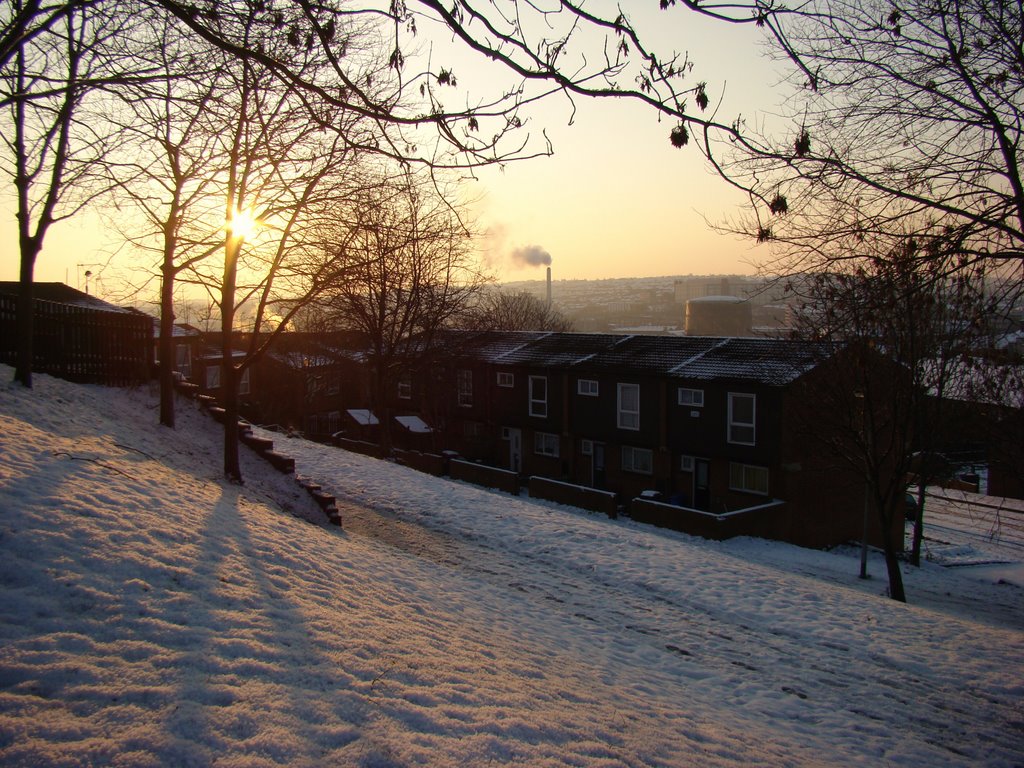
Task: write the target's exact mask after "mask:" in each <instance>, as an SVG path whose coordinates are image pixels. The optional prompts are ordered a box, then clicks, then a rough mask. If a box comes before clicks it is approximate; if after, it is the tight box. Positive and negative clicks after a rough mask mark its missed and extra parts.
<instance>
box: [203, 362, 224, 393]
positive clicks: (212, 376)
mask: <svg viewBox="0 0 1024 768" xmlns="http://www.w3.org/2000/svg"><path fill="white" fill-rule="evenodd" d="M220 368H221V366H220V363H217V364H216V365H208V366H206V388H207V389H220Z"/></svg>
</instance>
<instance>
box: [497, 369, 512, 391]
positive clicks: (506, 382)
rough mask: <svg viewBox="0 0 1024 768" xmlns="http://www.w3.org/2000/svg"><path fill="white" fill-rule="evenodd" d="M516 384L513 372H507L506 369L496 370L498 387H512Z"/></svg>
mask: <svg viewBox="0 0 1024 768" xmlns="http://www.w3.org/2000/svg"><path fill="white" fill-rule="evenodd" d="M515 384H516V377H515V374H512V373H509V372H508V371H498V386H499V387H514V386H515Z"/></svg>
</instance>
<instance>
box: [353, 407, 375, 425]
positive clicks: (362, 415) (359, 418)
mask: <svg viewBox="0 0 1024 768" xmlns="http://www.w3.org/2000/svg"><path fill="white" fill-rule="evenodd" d="M346 413H347V414H348V415H349V416H351V417H352V419H353V420H354V421H355V422H356V423H357V424H359V425H361V426H364V427H369V426H373V425H374V424H380V420H379V419H378V418H377V416H376V414H374V412H373V411H371V410H369V409H367V408H349V409H348V410H347V411H346Z"/></svg>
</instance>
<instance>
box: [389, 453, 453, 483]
mask: <svg viewBox="0 0 1024 768" xmlns="http://www.w3.org/2000/svg"><path fill="white" fill-rule="evenodd" d="M394 457H395V459H397V460H398V461H399V463H401V464H402V465H403V466H406V467H411V468H412V469H415V470H417V471H419V472H425V473H426V474H428V475H434V476H435V477H441V475H443V474H444V473H445V465H446V463H447V462H446V460H445V458H444V457H443V456H439V455H438V454H436V453H420V452H419V451H394Z"/></svg>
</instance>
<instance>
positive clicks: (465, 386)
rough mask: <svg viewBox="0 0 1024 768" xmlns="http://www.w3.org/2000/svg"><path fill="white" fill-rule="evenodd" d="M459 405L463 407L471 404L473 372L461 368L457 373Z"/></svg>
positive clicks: (469, 406)
mask: <svg viewBox="0 0 1024 768" xmlns="http://www.w3.org/2000/svg"><path fill="white" fill-rule="evenodd" d="M458 385H459V405H460V406H461V407H463V408H471V407H472V406H473V372H472V371H470V370H468V369H465V368H463V369H461V370H460V371H459V373H458Z"/></svg>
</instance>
